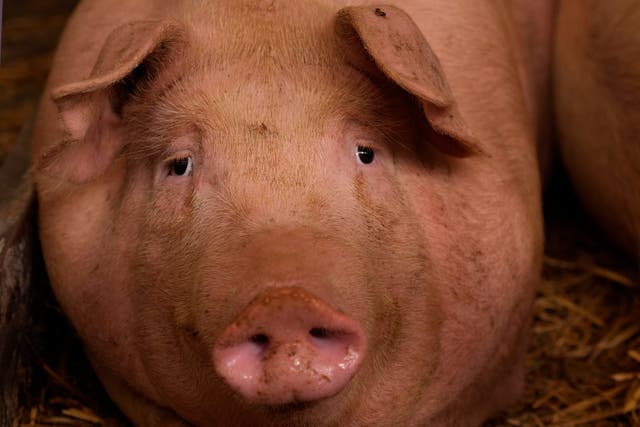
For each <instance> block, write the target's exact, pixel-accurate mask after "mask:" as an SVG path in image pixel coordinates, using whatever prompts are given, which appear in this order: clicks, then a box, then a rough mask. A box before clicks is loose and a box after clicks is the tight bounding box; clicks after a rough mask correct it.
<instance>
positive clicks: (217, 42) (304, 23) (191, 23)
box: [183, 0, 341, 67]
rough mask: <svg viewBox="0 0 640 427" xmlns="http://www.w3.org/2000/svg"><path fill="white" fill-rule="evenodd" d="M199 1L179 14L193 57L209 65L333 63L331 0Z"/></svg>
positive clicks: (336, 54)
mask: <svg viewBox="0 0 640 427" xmlns="http://www.w3.org/2000/svg"><path fill="white" fill-rule="evenodd" d="M208 3H209V2H201V3H200V6H199V7H193V8H189V10H188V11H187V15H186V16H185V17H184V18H183V19H184V20H185V21H187V22H186V23H187V25H186V27H187V28H189V29H190V35H189V36H190V37H189V38H190V42H191V48H192V53H193V57H192V58H191V60H193V61H195V62H197V63H201V64H202V63H203V62H204V63H206V64H207V65H213V66H218V67H220V66H222V65H224V64H229V63H233V62H242V63H245V64H253V65H254V66H257V67H260V66H263V65H267V64H274V63H280V64H293V63H305V64H332V63H336V62H337V61H339V60H340V58H341V54H340V52H339V50H338V48H337V46H336V41H335V36H334V30H333V28H334V21H335V16H336V12H337V8H336V5H335V4H331V3H332V2H327V1H318V2H313V4H309V3H310V2H308V1H305V0H297V1H290V0H269V1H242V0H240V1H236V0H234V1H231V2H230V1H221V2H212V3H213V5H212V4H208Z"/></svg>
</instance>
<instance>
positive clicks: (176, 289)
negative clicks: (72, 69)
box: [34, 2, 541, 426]
mask: <svg viewBox="0 0 640 427" xmlns="http://www.w3.org/2000/svg"><path fill="white" fill-rule="evenodd" d="M180 4H183V3H180ZM184 4H188V5H190V6H189V7H188V8H187V7H184ZM184 4H183V8H182V9H180V10H179V11H178V12H179V13H178V12H175V11H174V13H172V18H171V19H168V18H166V17H160V18H158V17H153V19H139V20H133V21H130V22H126V23H122V24H119V25H116V26H114V29H113V31H112V32H111V33H110V35H109V36H108V37H107V39H106V40H105V41H104V44H103V46H102V48H101V50H100V52H99V53H97V54H96V59H95V61H93V65H92V69H91V71H90V73H89V74H88V77H86V78H82V79H79V80H76V81H71V82H64V84H60V85H57V86H56V87H54V88H52V89H51V94H52V95H51V99H46V100H45V101H43V106H42V107H41V115H40V119H39V125H38V129H37V134H36V140H35V147H36V148H35V150H34V174H35V176H36V181H37V189H38V198H39V208H40V214H39V223H40V236H41V241H42V248H43V253H44V256H45V260H46V265H47V269H48V272H49V275H50V279H51V283H52V286H53V288H54V291H55V294H56V297H57V298H58V300H59V302H60V304H61V306H62V308H63V309H64V311H65V312H66V313H67V315H68V316H69V318H70V319H71V321H72V323H73V325H74V327H75V328H76V330H77V331H78V333H79V335H80V337H81V338H82V340H83V342H84V345H85V348H86V351H87V354H88V357H89V358H90V360H91V362H92V364H93V366H94V368H95V370H96V372H97V373H98V376H99V377H100V379H101V381H102V382H103V384H104V386H105V388H106V389H107V391H108V392H109V393H110V395H111V396H112V398H113V399H114V400H115V402H116V403H117V404H118V405H119V406H120V407H121V408H122V410H123V411H124V413H125V414H126V415H127V416H128V417H130V419H131V420H132V421H133V422H134V423H135V424H137V425H141V426H146V425H197V426H218V425H246V426H251V425H274V426H275V425H283V426H284V425H286V426H292V425H314V426H324V425H327V426H328V425H340V426H348V425H351V426H364V425H377V426H392V425H407V426H409V425H477V424H479V423H480V422H481V421H482V420H483V419H485V418H486V417H487V416H488V415H489V414H491V413H493V412H494V411H496V410H498V409H500V408H503V407H504V406H505V405H507V404H509V403H510V402H512V401H513V399H514V398H515V397H517V395H518V392H519V390H520V387H521V382H522V376H523V374H522V359H523V349H524V345H525V342H526V339H525V338H526V326H527V325H528V318H529V315H530V308H531V301H532V297H533V291H534V287H535V285H536V283H537V280H538V278H539V264H540V250H541V236H540V235H541V226H540V214H539V194H538V188H537V180H536V179H537V178H536V175H535V161H534V160H533V159H534V156H535V154H534V152H535V148H534V146H533V143H532V136H531V135H532V133H531V132H530V129H528V128H527V127H526V120H525V119H524V118H523V117H524V116H521V117H520V116H518V117H520V118H519V120H520V121H519V122H517V123H520V125H522V129H523V130H524V131H523V132H520V133H518V132H516V133H510V132H507V131H503V130H501V129H502V128H501V127H500V126H498V127H497V128H494V129H493V130H492V132H494V134H493V136H492V137H486V133H484V134H483V133H482V132H480V134H481V135H482V137H477V136H475V132H472V130H471V126H469V125H468V124H467V123H466V119H465V116H464V114H463V113H462V112H461V108H462V106H463V103H462V102H461V101H460V99H459V98H458V97H456V96H455V94H454V91H453V90H452V87H451V82H457V83H456V84H457V85H459V84H460V83H459V81H460V80H459V79H458V80H457V79H456V77H455V75H449V74H448V73H447V72H445V70H444V69H443V66H442V65H441V63H440V61H439V58H438V56H437V55H436V53H434V50H433V49H432V47H431V46H430V43H429V42H428V40H429V38H428V37H426V38H425V34H424V30H423V29H422V28H420V27H418V26H417V25H416V23H414V21H413V20H412V19H411V18H410V17H409V15H408V14H407V13H405V12H404V11H402V10H401V9H399V8H396V7H393V6H362V7H347V8H342V9H340V8H335V7H328V6H326V5H324V6H319V5H314V7H315V8H316V9H317V10H316V9H313V10H311V8H310V7H309V5H306V4H305V2H295V3H294V2H288V3H286V6H285V5H284V3H283V4H280V3H278V2H276V5H275V6H274V4H273V3H272V4H271V5H269V4H266V3H265V4H263V3H260V2H258V3H255V4H252V3H246V4H245V3H243V2H238V4H237V5H235V6H234V5H231V4H228V5H217V6H216V7H213V6H211V5H205V4H203V5H200V6H195V5H194V3H191V2H184ZM82 7H83V6H82V5H81V9H80V10H79V12H78V13H79V14H82V13H83V9H82ZM156 18H157V19H156ZM76 22H77V21H76ZM71 25H73V21H72V24H71ZM248 28H249V29H250V30H248ZM69 31H73V30H69ZM67 37H69V36H67ZM61 52H64V42H63V47H61ZM60 55H63V53H59V57H63V56H60ZM62 63H63V65H61V66H64V61H62ZM452 77H453V79H452ZM514 87H516V86H515V85H514ZM472 92H473V91H471V92H467V93H472ZM471 101H473V100H471ZM490 101H491V100H489V102H490ZM467 105H468V104H467ZM465 108H467V110H466V111H471V110H470V109H469V108H468V107H465ZM518 108H521V107H520V106H519V107H518ZM54 109H55V111H56V116H55V117H54V116H52V115H47V111H49V112H51V111H54ZM476 111H477V110H476ZM467 116H468V117H471V119H472V120H471V121H472V122H473V124H474V126H475V127H476V128H477V123H478V119H476V117H480V116H478V115H477V113H476V115H475V116H474V113H473V112H471V113H467ZM490 120H492V119H490ZM523 123H524V124H523ZM513 126H514V125H511V129H513ZM50 135H60V137H59V138H57V137H56V138H51V137H48V136H50ZM494 141H498V142H495V143H494ZM513 141H516V142H513ZM505 147H506V148H505ZM515 158H519V159H521V160H514V159H515ZM523 174H524V176H525V178H523ZM526 177H532V178H533V179H527V178H526Z"/></svg>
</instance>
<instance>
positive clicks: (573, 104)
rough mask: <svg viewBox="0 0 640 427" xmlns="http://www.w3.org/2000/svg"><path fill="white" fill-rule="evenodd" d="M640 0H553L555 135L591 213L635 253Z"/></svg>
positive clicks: (639, 250) (639, 200)
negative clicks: (555, 23)
mask: <svg viewBox="0 0 640 427" xmlns="http://www.w3.org/2000/svg"><path fill="white" fill-rule="evenodd" d="M638 28H640V4H638V2H636V1H633V0H628V1H627V0H619V1H612V2H599V1H583V2H571V1H563V2H560V6H559V9H558V30H557V33H556V37H555V46H556V49H555V66H554V72H553V74H554V87H555V93H556V96H555V110H556V115H557V122H558V131H559V132H558V133H559V135H558V142H559V145H560V148H561V151H562V155H563V160H564V163H565V165H566V168H567V171H568V173H569V176H570V177H571V181H572V183H573V185H574V187H575V188H576V191H577V193H578V194H579V196H580V197H581V199H582V201H583V203H584V205H585V207H586V209H587V210H588V211H589V212H590V213H591V214H592V216H593V217H594V219H595V220H596V221H597V222H598V223H599V224H600V226H601V227H602V228H603V229H604V230H605V231H606V232H607V234H608V235H609V236H611V237H612V238H613V240H614V241H615V242H617V243H618V244H619V245H620V247H622V248H624V249H626V250H627V251H628V252H629V253H630V254H631V255H632V256H634V257H636V258H637V259H639V260H640V83H639V82H640V60H639V59H638V58H640V32H639V31H638Z"/></svg>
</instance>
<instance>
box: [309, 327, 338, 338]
mask: <svg viewBox="0 0 640 427" xmlns="http://www.w3.org/2000/svg"><path fill="white" fill-rule="evenodd" d="M309 335H311V336H312V337H314V338H318V339H327V338H329V337H330V336H331V335H332V334H331V332H329V330H327V329H325V328H311V329H310V330H309Z"/></svg>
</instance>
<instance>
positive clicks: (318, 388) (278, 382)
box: [213, 288, 366, 405]
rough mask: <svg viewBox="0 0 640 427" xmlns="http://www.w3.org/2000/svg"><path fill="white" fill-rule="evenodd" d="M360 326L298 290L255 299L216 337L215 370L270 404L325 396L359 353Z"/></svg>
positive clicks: (352, 369)
mask: <svg viewBox="0 0 640 427" xmlns="http://www.w3.org/2000/svg"><path fill="white" fill-rule="evenodd" d="M365 350H366V342H365V337H364V333H363V331H362V329H361V328H360V326H359V325H358V323H356V322H354V321H353V320H352V319H350V318H349V317H347V316H345V315H344V314H341V313H338V312H337V311H335V310H334V309H332V308H331V307H329V306H328V305H327V304H326V303H325V302H323V301H321V300H319V299H318V298H316V297H314V296H313V295H310V294H309V293H307V292H305V291H304V290H302V289H300V288H276V289H273V290H269V291H267V292H265V293H263V294H261V295H260V296H258V297H256V298H255V299H254V300H253V301H252V302H251V303H250V304H249V306H248V307H247V308H246V309H245V310H243V311H242V313H241V314H240V315H239V316H238V317H237V318H236V319H235V320H234V321H233V323H232V324H231V325H229V326H228V327H227V328H226V329H225V330H224V331H223V332H222V333H221V334H220V336H219V337H218V339H217V341H216V344H215V347H214V349H213V359H214V365H215V367H216V370H217V372H218V373H219V374H220V375H221V376H222V377H223V378H225V379H226V380H227V382H228V383H229V385H230V386H231V387H232V388H234V389H235V390H237V391H238V392H239V393H240V394H241V395H242V396H244V397H245V398H247V399H249V400H250V401H253V402H256V403H266V404H271V405H277V404H284V403H289V402H304V401H313V400H319V399H323V398H326V397H331V396H333V395H334V394H336V393H338V392H339V391H340V390H342V389H343V388H344V386H345V385H346V384H347V382H348V381H349V380H350V379H351V377H353V375H354V374H355V373H356V371H357V370H358V368H359V365H360V363H361V362H362V359H363V357H364V355H365Z"/></svg>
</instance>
